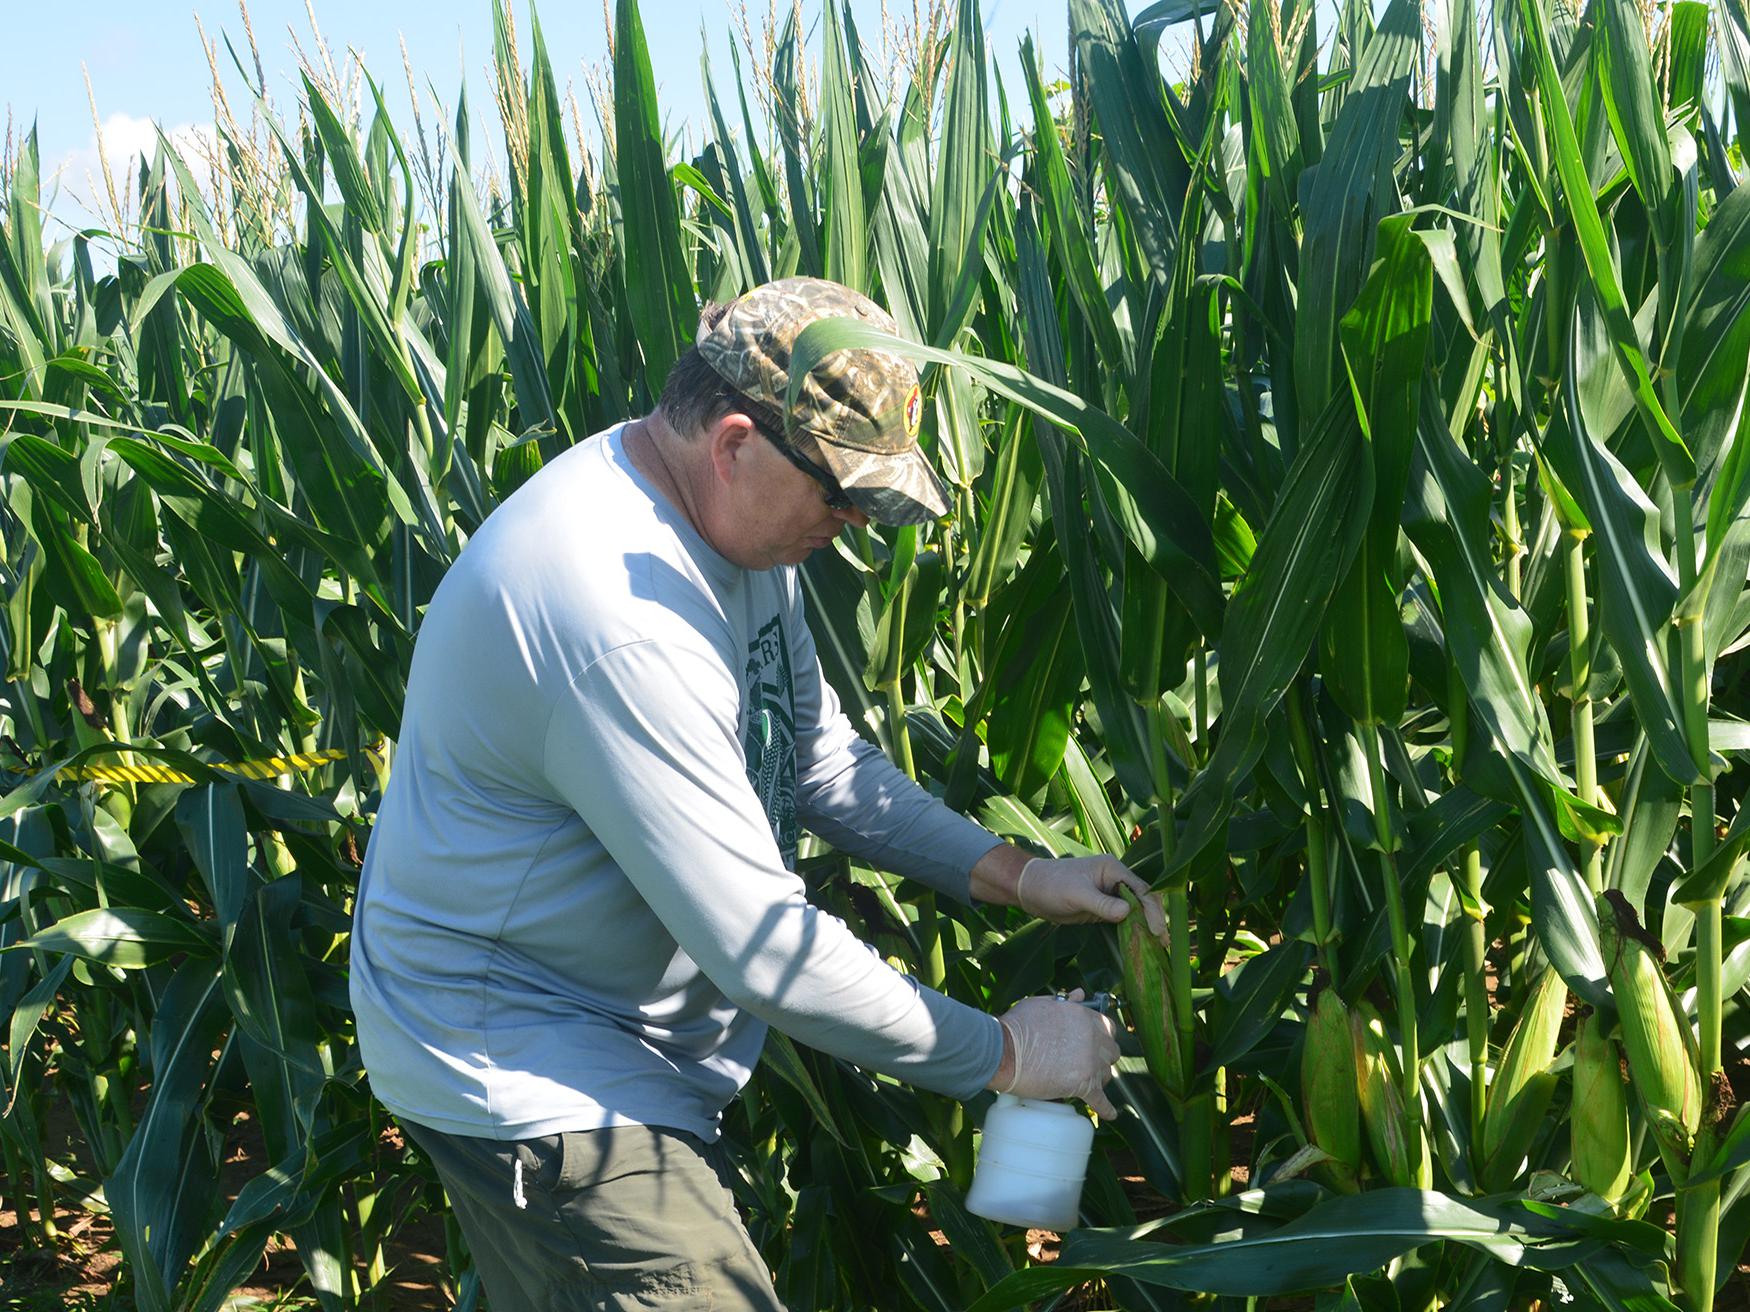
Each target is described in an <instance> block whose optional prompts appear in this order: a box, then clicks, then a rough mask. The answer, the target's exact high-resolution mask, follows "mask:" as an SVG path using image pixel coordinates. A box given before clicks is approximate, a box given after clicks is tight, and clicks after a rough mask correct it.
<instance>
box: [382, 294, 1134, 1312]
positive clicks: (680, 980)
mask: <svg viewBox="0 0 1750 1312" xmlns="http://www.w3.org/2000/svg"><path fill="white" fill-rule="evenodd" d="M842 316H850V317H858V318H862V319H865V320H868V321H871V322H874V323H877V324H880V325H881V326H882V327H883V328H884V329H885V330H887V331H889V332H892V331H893V326H892V321H891V320H890V319H889V318H888V317H887V316H886V314H885V313H884V312H882V311H881V310H880V309H879V308H878V307H877V306H875V305H874V303H873V302H871V301H869V300H868V299H867V298H865V297H862V296H859V295H857V294H856V293H854V292H852V291H850V290H849V289H847V288H843V287H840V286H837V285H836V284H832V283H825V282H820V281H818V280H814V279H805V278H792V279H786V280H783V281H781V282H777V283H772V284H769V285H767V286H765V287H762V288H759V289H757V290H755V291H753V292H750V293H749V294H747V295H746V296H744V297H742V298H741V299H740V300H738V301H736V302H735V303H734V304H733V305H731V306H729V307H727V309H725V308H723V307H710V308H708V310H707V312H706V314H705V317H704V320H703V322H702V323H701V326H700V332H699V337H698V342H697V345H696V347H695V349H694V350H693V351H691V352H689V353H688V355H687V356H686V357H684V358H683V359H682V360H681V361H680V362H679V363H678V364H677V365H676V366H675V368H674V370H673V372H672V374H671V376H670V378H669V380H668V382H667V385H666V387H665V390H664V393H663V398H662V402H661V405H660V406H659V408H658V409H657V410H656V411H655V412H654V413H652V414H650V415H647V416H646V417H644V418H643V419H640V420H636V421H632V422H628V423H626V424H623V425H620V426H618V427H616V428H614V429H611V430H609V431H608V432H606V433H603V434H600V435H598V436H596V437H594V438H592V439H590V440H589V441H587V442H584V443H582V444H580V445H579V446H577V447H576V448H574V449H572V450H570V451H568V452H566V453H565V454H564V455H562V456H560V457H559V458H558V459H557V460H555V461H553V462H552V464H550V465H549V466H547V467H546V468H545V469H544V470H542V471H541V473H539V474H538V475H536V476H535V477H534V478H533V479H531V480H530V481H529V482H528V484H527V485H526V486H524V487H523V488H521V489H520V490H519V491H518V492H517V493H516V494H515V495H514V496H513V497H511V498H510V499H509V500H508V501H507V502H506V503H505V504H504V505H503V506H502V507H501V508H500V509H499V510H498V511H497V512H496V513H495V514H493V516H492V517H491V518H490V519H489V520H488V521H487V523H486V524H485V525H484V526H483V527H482V528H481V531H480V532H479V533H478V534H477V535H476V536H475V537H474V539H473V540H472V541H471V542H470V543H469V545H468V548H467V550H466V551H464V552H463V553H462V556H461V558H460V559H459V560H458V561H457V563H456V565H455V567H454V568H453V569H451V571H450V572H449V574H448V575H447V576H446V577H445V579H444V581H443V584H442V586H441V587H440V588H439V589H438V591H437V594H436V596H435V597H434V598H433V600H432V604H431V606H430V608H429V610H428V612H427V614H426V617H425V621H424V624H423V626H422V628H421V630H420V635H419V642H418V646H417V649H416V651H415V653H414V659H413V672H412V677H411V679H410V681H409V683H408V690H407V706H406V713H405V718H404V720H403V724H402V735H401V740H400V744H399V749H398V752H397V755H396V764H395V770H394V775H393V777H392V779H391V782H390V784H389V787H388V790H387V792H386V794H385V796H384V798H383V804H382V808H381V810H380V812H379V814H378V818H377V826H376V832H375V835H374V837H373V839H372V841H371V844H370V848H369V853H368V856H367V859H366V862H365V869H364V872H363V876H362V879H361V882H360V888H359V896H358V902H357V906H356V908H355V912H354V916H355V932H354V937H353V949H352V997H353V1003H354V1006H355V1008H356V1010H357V1014H358V1035H359V1043H360V1046H361V1049H362V1051H363V1054H364V1058H365V1061H366V1063H367V1065H368V1068H369V1070H370V1074H371V1082H372V1087H373V1088H374V1090H375V1092H376V1094H377V1096H378V1097H379V1098H381V1099H382V1101H383V1102H384V1103H385V1104H386V1105H387V1106H388V1107H389V1108H390V1110H392V1111H393V1112H394V1113H395V1114H396V1115H397V1116H398V1117H399V1118H400V1119H401V1121H402V1123H403V1125H405V1126H406V1128H407V1130H408V1132H409V1133H410V1134H411V1135H412V1137H413V1138H414V1140H415V1141H416V1142H417V1143H418V1144H419V1145H420V1146H421V1147H422V1148H424V1149H425V1151H426V1152H428V1153H429V1155H430V1156H431V1158H432V1161H433V1162H434V1164H435V1165H436V1167H437V1170H438V1174H439V1176H440V1178H441V1179H442V1180H443V1182H444V1186H445V1189H446V1191H447V1192H448V1194H449V1196H450V1199H451V1202H452V1205H453V1206H454V1208H455V1211H456V1215H457V1219H458V1220H459V1221H460V1223H461V1226H462V1230H463V1233H464V1234H465V1235H466V1236H467V1238H468V1241H469V1246H470V1248H471V1250H472V1252H473V1254H474V1258H475V1261H476V1263H477V1264H478V1266H479V1269H480V1272H481V1275H482V1277H483V1279H484V1282H485V1285H486V1289H487V1292H488V1294H489V1295H490V1297H491V1298H492V1300H493V1306H494V1307H495V1308H496V1309H498V1312H509V1310H510V1309H520V1308H542V1309H545V1308H585V1307H588V1308H596V1307H605V1308H622V1307H627V1308H629V1307H638V1308H647V1307H660V1306H666V1305H668V1303H669V1302H670V1301H671V1300H672V1302H673V1305H675V1306H688V1307H691V1306H707V1305H709V1306H713V1307H717V1308H758V1309H773V1308H777V1307H778V1306H779V1304H778V1301H777V1298H776V1296H775V1295H774V1294H773V1292H772V1287H771V1282H770V1278H769V1276H768V1274H767V1272H766V1270H765V1267H764V1266H763V1264H762V1263H761V1261H760V1258H759V1255H758V1253H757V1252H756V1251H755V1250H754V1248H753V1245H752V1243H751V1242H750V1241H749V1239H748V1236H747V1233H746V1231H745V1229H744V1228H743V1227H742V1225H741V1223H740V1220H739V1218H738V1217H737V1215H736V1213H735V1209H734V1204H733V1202H732V1200H731V1197H730V1195H729V1192H728V1190H727V1189H726V1188H725V1186H724V1184H723V1176H722V1163H721V1158H720V1151H719V1150H718V1149H717V1148H716V1147H715V1141H716V1139H717V1134H718V1121H719V1115H720V1112H721V1110H722V1108H723V1106H724V1105H725V1104H726V1103H727V1102H728V1101H729V1100H730V1099H731V1098H733V1097H734V1096H735V1094H736V1093H737V1092H738V1091H739V1090H740V1089H741V1087H742V1085H743V1084H745V1083H746V1081H747V1079H748V1077H749V1075H750V1074H751V1072H752V1070H753V1067H754V1064H755V1063H756V1062H757V1061H758V1060H759V1054H760V1048H761V1045H762V1043H763V1041H764V1038H765V1032H766V1027H767V1026H768V1025H775V1026H777V1027H778V1028H779V1029H781V1030H782V1031H783V1032H784V1033H786V1034H789V1035H791V1036H792V1037H794V1038H796V1039H798V1040H800V1041H802V1042H804V1043H807V1044H810V1045H812V1046H813V1047H815V1048H818V1049H820V1050H821V1051H823V1052H828V1053H832V1054H834V1055H836V1056H839V1057H843V1058H845V1059H847V1060H850V1061H853V1062H856V1063H858V1064H859V1065H862V1066H864V1067H867V1068H870V1069H872V1070H876V1071H881V1072H885V1073H887V1074H890V1075H893V1076H895V1077H897V1078H899V1079H902V1080H905V1081H908V1082H910V1083H912V1084H915V1085H918V1086H920V1087H923V1088H927V1089H932V1090H935V1091H937V1092H940V1093H944V1094H947V1095H949V1096H951V1097H956V1098H962V1099H965V1098H970V1097H972V1096H973V1095H975V1094H976V1093H977V1092H978V1091H979V1090H981V1089H985V1088H993V1089H998V1090H1003V1091H1008V1092H1014V1093H1016V1094H1019V1095H1022V1096H1028V1097H1040V1098H1065V1097H1072V1096H1074V1097H1080V1098H1083V1099H1085V1100H1086V1101H1087V1102H1088V1103H1089V1104H1090V1105H1091V1106H1092V1107H1094V1108H1095V1110H1097V1111H1099V1112H1100V1113H1101V1114H1102V1115H1106V1116H1110V1115H1113V1114H1114V1113H1113V1109H1112V1107H1111V1105H1110V1103H1109V1102H1108V1101H1107V1099H1106V1095H1105V1093H1104V1089H1103V1086H1104V1084H1105V1082H1106V1080H1107V1079H1109V1078H1110V1075H1111V1071H1112V1067H1113V1063H1114V1062H1115V1061H1116V1059H1117V1046H1116V1043H1115V1041H1114V1038H1113V1034H1112V1030H1111V1027H1110V1023H1109V1022H1108V1021H1107V1020H1106V1018H1105V1017H1103V1016H1100V1015H1098V1014H1096V1013H1094V1012H1092V1011H1089V1010H1087V1009H1085V1008H1083V1007H1079V1006H1075V1005H1073V1004H1071V1003H1066V1002H1061V1001H1057V1000H1054V999H1050V998H1030V999H1027V1000H1025V1001H1023V1002H1021V1003H1020V1004H1018V1005H1017V1006H1016V1007H1014V1008H1013V1009H1012V1010H1011V1011H1009V1012H1008V1013H1007V1014H1006V1015H1005V1016H1003V1017H1002V1018H1001V1020H1000V1021H999V1020H998V1019H996V1018H993V1017H991V1016H989V1015H986V1014H983V1013H981V1012H978V1011H976V1010H974V1009H972V1008H969V1007H966V1006H963V1005H961V1004H960V1003H957V1002H954V1001H951V1000H950V999H948V998H946V997H944V996H942V995H941V994H938V993H936V992H934V991H932V990H930V989H926V988H923V987H921V986H919V985H918V984H917V983H916V982H915V981H913V980H910V979H908V978H906V977H905V976H903V975H901V974H899V973H897V972H895V971H894V970H892V969H890V968H889V967H888V966H887V965H886V964H885V963H884V962H882V961H881V960H880V959H879V957H878V956H877V955H876V954H875V953H873V952H872V951H871V950H870V949H869V948H867V947H866V946H865V945H864V944H862V943H860V942H859V941H858V940H857V939H856V938H855V937H854V936H853V935H852V934H851V933H850V931H849V930H848V929H847V928H846V926H845V925H844V924H843V923H842V922H840V921H839V920H837V919H835V918H834V917H832V916H830V915H827V914H826V913H824V912H821V911H819V910H818V909H816V908H814V907H812V906H810V905H809V903H808V902H807V900H806V899H805V897H804V895H803V886H802V883H801V881H800V880H799V879H798V878H797V877H796V876H795V875H794V874H793V873H792V871H791V867H792V866H793V865H794V863H795V855H796V842H797V832H798V826H799V825H806V826H807V827H809V828H810V829H812V830H814V831H815V832H816V833H818V834H820V835H821V836H823V837H824V838H826V839H827V840H828V841H830V842H831V843H833V844H834V845H835V846H837V847H839V848H841V849H842V850H844V851H846V852H849V853H852V854H855V855H857V856H859V857H861V858H863V859H865V860H868V861H871V862H876V863H879V864H881V865H882V866H884V867H887V868H890V869H893V870H895V871H898V872H900V873H902V874H905V875H909V876H912V877H914V878H916V879H919V880H921V881H923V882H924V883H926V884H929V885H930V886H932V887H934V888H936V889H938V890H940V891H942V892H944V893H947V894H949V895H951V896H954V897H958V898H960V899H962V900H973V899H976V900H978V901H982V902H989V903H993V904H997V905H1018V906H1020V907H1022V908H1023V909H1024V910H1026V911H1028V912H1030V913H1032V914H1034V915H1038V916H1043V917H1046V918H1048V919H1052V920H1057V921H1062V922H1072V921H1092V920H1118V919H1121V918H1122V917H1123V915H1124V912H1125V903H1124V902H1123V901H1122V899H1121V898H1119V897H1118V896H1116V895H1115V894H1116V891H1117V888H1118V886H1119V885H1120V884H1128V885H1130V886H1131V887H1133V888H1135V889H1136V890H1137V891H1138V892H1141V893H1146V892H1147V890H1146V887H1145V886H1144V885H1143V884H1142V883H1141V881H1140V880H1138V879H1137V878H1136V877H1135V876H1134V875H1133V874H1131V873H1130V872H1129V871H1128V870H1126V869H1125V868H1124V867H1123V866H1122V865H1121V864H1119V863H1118V862H1116V861H1113V860H1110V859H1109V858H1091V859H1087V860H1068V861H1049V860H1033V861H1031V862H1030V861H1029V858H1028V856H1027V854H1026V853H1024V852H1022V851H1020V850H1019V849H1016V848H1014V847H1011V846H1009V845H1008V844H1006V843H1002V842H999V841H998V840H997V839H995V838H994V837H993V836H992V835H991V834H990V833H988V832H987V831H985V830H983V829H981V828H980V827H979V826H977V825H975V824H973V823H972V822H971V821H969V820H967V819H965V818H964V817H961V816H959V815H956V814H955V813H953V812H952V811H950V810H948V809H947V808H946V807H944V806H942V805H941V804H940V803H939V802H937V801H936V800H935V799H933V798H932V797H931V796H930V795H929V794H928V793H926V792H925V791H924V790H922V789H921V788H919V787H917V786H916V785H915V784H913V783H912V782H911V781H909V780H908V779H906V778H905V777H904V776H903V775H902V774H901V773H900V772H899V771H897V770H896V769H894V767H893V766H892V765H891V764H890V763H889V762H887V760H886V759H885V758H884V757H882V756H881V754H880V753H879V752H878V751H876V750H875V749H874V748H873V747H871V746H870V745H869V744H868V743H866V742H864V741H862V740H861V739H859V738H858V737H857V735H856V734H855V732H854V731H853V730H852V728H851V726H850V723H849V721H848V720H847V719H846V718H845V717H844V716H843V715H842V714H841V713H840V711H839V706H838V702H837V700H836V698H835V697H834V695H833V692H832V690H831V688H829V687H828V686H827V684H826V683H825V681H824V680H823V679H822V677H821V673H820V666H819V662H818V661H817V659H816V657H815V649H814V645H813V641H812V639H811V638H810V636H809V633H808V629H807V626H806V624H805V622H804V616H803V605H802V599H801V594H800V590H799V587H798V584H797V579H796V572H795V569H794V568H793V567H794V566H795V565H797V564H798V563H799V562H801V561H802V560H803V559H804V558H806V557H807V555H808V554H809V553H810V552H811V551H814V550H816V549H817V548H819V547H822V546H825V545H827V544H828V543H830V542H831V541H832V539H833V537H834V536H835V535H836V534H837V533H838V532H839V530H840V529H841V528H842V527H843V526H844V525H845V524H847V523H849V524H856V525H866V524H868V523H869V522H870V520H871V519H879V520H881V521H883V522H885V523H894V524H904V523H923V522H926V521H928V520H931V519H933V518H936V517H939V516H941V515H943V514H945V513H946V511H947V503H946V500H945V498H944V496H943V491H942V487H941V484H940V482H939V481H938V480H937V479H936V476H935V474H934V473H933V472H932V471H931V470H930V467H929V465H928V463H927V462H926V461H925V459H924V457H923V455H922V453H921V452H920V451H919V449H918V446H917V443H916V440H915V435H916V431H917V420H918V411H919V401H918V391H917V376H916V373H915V371H914V370H913V369H912V367H911V365H910V364H909V363H907V362H906V361H905V360H904V359H903V358H901V357H900V356H898V355H894V354H891V353H888V352H884V351H867V350H858V351H850V352H843V353H840V354H838V355H835V356H832V357H830V358H829V359H828V360H827V361H826V362H824V363H823V364H822V366H821V367H820V368H819V369H817V370H816V371H815V372H814V374H812V375H811V376H810V377H809V379H808V380H807V383H806V386H805V387H804V389H803V392H802V395H801V397H800V399H799V401H798V403H797V405H796V407H795V408H794V409H793V410H791V411H790V412H789V414H788V415H787V416H786V415H785V413H784V410H783V407H784V397H785V390H786V385H787V382H788V376H789V375H788V362H789V354H790V347H791V345H792V343H793V342H794V341H795V338H796V335H797V333H798V332H799V331H800V329H801V328H802V327H803V326H804V325H805V324H806V323H808V322H811V321H812V320H814V319H817V318H822V317H842ZM1149 911H1150V915H1151V918H1156V927H1157V930H1158V916H1159V907H1158V904H1156V903H1152V902H1151V905H1150V908H1149ZM712 1300H715V1301H712Z"/></svg>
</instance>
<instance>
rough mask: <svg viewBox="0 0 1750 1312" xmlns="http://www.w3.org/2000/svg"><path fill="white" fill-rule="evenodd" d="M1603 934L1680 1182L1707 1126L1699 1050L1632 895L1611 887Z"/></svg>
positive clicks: (1657, 1127) (1616, 992)
mask: <svg viewBox="0 0 1750 1312" xmlns="http://www.w3.org/2000/svg"><path fill="white" fill-rule="evenodd" d="M1598 937H1599V944H1600V946H1601V947H1602V948H1603V950H1604V964H1605V967H1606V969H1607V970H1608V972H1609V974H1610V992H1611V995H1612V997H1613V998H1614V999H1615V1001H1616V1012H1617V1016H1618V1018H1619V1020H1620V1021H1621V1025H1622V1046H1623V1051H1624V1052H1626V1053H1627V1054H1628V1069H1629V1076H1630V1079H1631V1082H1632V1083H1633V1084H1634V1087H1635V1096H1636V1097H1637V1098H1639V1099H1640V1100H1641V1108H1642V1110H1643V1111H1644V1112H1645V1113H1646V1118H1647V1128H1648V1129H1650V1130H1651V1131H1652V1133H1653V1138H1654V1141H1655V1142H1657V1143H1658V1145H1659V1154H1660V1156H1661V1157H1663V1158H1664V1160H1665V1165H1666V1168H1667V1169H1668V1170H1669V1171H1670V1172H1671V1175H1672V1179H1673V1181H1674V1182H1676V1183H1678V1184H1681V1183H1682V1181H1683V1180H1684V1179H1686V1178H1687V1177H1688V1174H1689V1157H1690V1153H1691V1152H1692V1151H1693V1149H1694V1146H1695V1132H1696V1130H1697V1128H1698V1127H1699V1126H1700V1125H1701V1057H1700V1053H1699V1052H1698V1050H1697V1047H1696V1041H1695V1031H1694V1030H1693V1029H1692V1028H1691V1027H1690V1024H1689V1021H1688V1018H1687V1017H1686V1016H1684V1014H1683V1012H1682V1010H1681V1009H1680V1008H1679V1007H1678V1005H1677V999H1676V997H1675V996H1674V995H1673V994H1672V992H1671V985H1670V984H1669V983H1667V982H1666V979H1665V972H1664V970H1663V969H1662V968H1661V967H1660V964H1659V961H1658V959H1657V957H1656V956H1655V955H1654V950H1653V948H1652V947H1651V946H1649V944H1648V943H1647V941H1646V937H1647V936H1646V933H1645V931H1644V930H1642V928H1641V925H1640V920H1639V918H1638V917H1636V915H1635V913H1634V909H1633V908H1632V907H1631V906H1629V904H1628V899H1627V898H1625V897H1623V895H1622V894H1621V893H1619V892H1617V891H1616V890H1615V889H1611V890H1609V891H1607V892H1605V893H1604V894H1603V895H1602V896H1601V898H1600V899H1599V904H1598Z"/></svg>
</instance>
